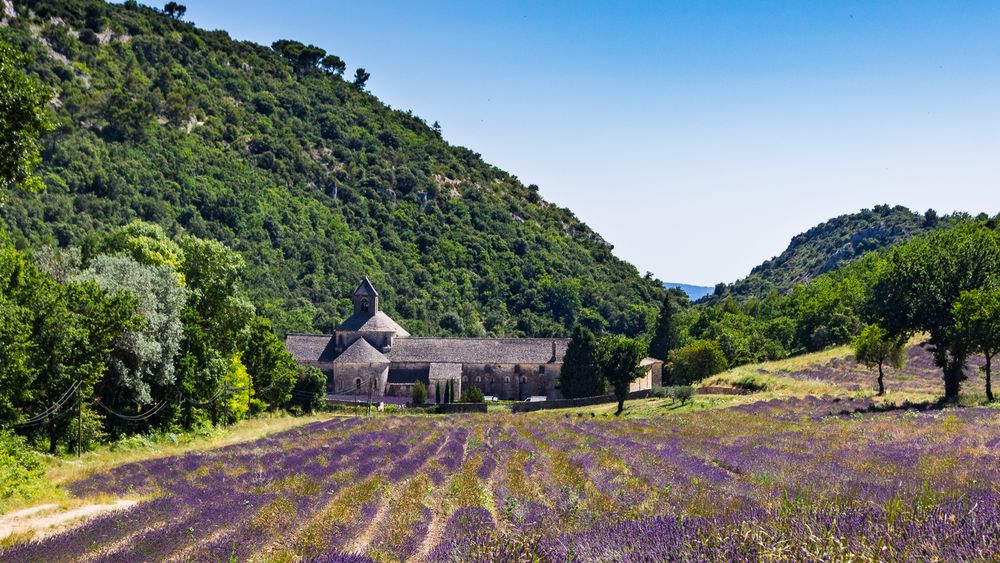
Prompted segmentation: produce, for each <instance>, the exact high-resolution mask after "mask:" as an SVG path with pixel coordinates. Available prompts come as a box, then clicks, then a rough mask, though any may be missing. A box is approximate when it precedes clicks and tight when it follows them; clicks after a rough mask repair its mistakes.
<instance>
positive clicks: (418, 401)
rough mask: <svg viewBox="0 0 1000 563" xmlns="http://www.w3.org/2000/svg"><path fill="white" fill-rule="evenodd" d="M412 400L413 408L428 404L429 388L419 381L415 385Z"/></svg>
mask: <svg viewBox="0 0 1000 563" xmlns="http://www.w3.org/2000/svg"><path fill="white" fill-rule="evenodd" d="M410 399H411V400H412V401H413V406H420V405H422V404H424V403H426V402H427V386H426V385H424V382H423V381H417V382H416V383H414V384H413V394H412V396H411V397H410Z"/></svg>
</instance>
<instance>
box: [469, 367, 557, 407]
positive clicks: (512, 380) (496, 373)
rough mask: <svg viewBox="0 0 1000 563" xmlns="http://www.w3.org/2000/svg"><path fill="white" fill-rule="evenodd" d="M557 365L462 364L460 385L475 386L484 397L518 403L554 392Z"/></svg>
mask: <svg viewBox="0 0 1000 563" xmlns="http://www.w3.org/2000/svg"><path fill="white" fill-rule="evenodd" d="M561 368H562V364H561V363H548V364H465V365H463V366H462V386H463V388H465V389H469V388H472V387H478V388H479V389H480V390H481V391H482V392H483V394H484V395H493V396H495V397H498V398H499V399H501V400H505V401H511V400H512V401H518V400H522V399H525V398H527V397H530V396H532V395H545V396H551V395H553V394H554V393H555V392H556V381H557V380H558V378H559V370H560V369H561Z"/></svg>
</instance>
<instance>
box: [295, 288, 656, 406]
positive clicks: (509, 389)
mask: <svg viewBox="0 0 1000 563" xmlns="http://www.w3.org/2000/svg"><path fill="white" fill-rule="evenodd" d="M351 298H352V300H353V302H354V313H353V314H352V315H351V316H350V317H349V318H348V319H347V320H345V321H344V322H343V323H341V325H340V326H338V327H337V329H336V330H335V331H334V333H333V334H297V333H291V334H289V335H288V336H287V338H286V341H285V347H286V349H287V350H288V351H289V352H290V353H292V355H294V356H295V359H296V361H297V362H299V363H300V364H303V365H308V366H314V367H317V368H319V369H320V370H322V371H323V373H325V374H326V376H327V396H328V398H348V399H349V398H352V397H355V398H360V397H367V396H368V395H369V393H371V395H372V396H373V398H375V399H376V400H378V399H382V398H392V399H394V402H399V401H400V400H405V399H407V398H409V397H410V396H411V394H412V392H413V386H414V385H415V384H416V383H417V382H418V381H420V382H423V384H424V385H426V386H427V388H428V389H430V390H431V393H429V395H430V400H431V401H434V400H435V393H434V391H433V390H434V389H435V388H437V387H440V388H442V389H443V388H444V387H445V385H446V384H447V383H448V382H449V381H451V382H452V385H454V389H455V396H456V397H458V396H461V394H462V392H463V391H464V390H466V389H469V388H470V387H477V388H479V389H480V390H481V391H482V392H483V394H484V395H487V396H493V397H496V398H498V399H500V400H515V401H517V400H524V399H526V398H528V397H546V398H548V399H560V398H562V396H561V394H560V393H559V389H558V386H557V383H558V380H559V371H560V369H561V368H562V363H563V356H565V354H566V348H567V346H568V345H569V339H568V338H444V337H422V336H413V335H411V334H410V333H409V332H407V330H406V329H405V328H403V327H402V326H400V325H399V323H397V322H396V321H394V320H393V319H392V318H391V317H389V315H387V314H385V312H383V311H382V310H381V309H380V306H379V293H378V291H377V290H376V289H375V287H374V286H373V285H372V283H371V282H370V281H369V280H368V278H367V277H366V278H364V279H363V280H361V283H360V284H358V287H357V289H356V290H354V293H353V295H352V296H351ZM662 365H663V363H662V362H661V361H660V360H658V359H655V358H646V359H644V360H643V361H642V366H643V367H644V368H645V375H643V376H642V377H640V378H639V379H637V380H636V381H634V382H633V383H632V385H631V388H630V390H631V391H640V390H644V389H651V388H652V387H654V386H659V385H660V380H661V377H662V376H661V371H662Z"/></svg>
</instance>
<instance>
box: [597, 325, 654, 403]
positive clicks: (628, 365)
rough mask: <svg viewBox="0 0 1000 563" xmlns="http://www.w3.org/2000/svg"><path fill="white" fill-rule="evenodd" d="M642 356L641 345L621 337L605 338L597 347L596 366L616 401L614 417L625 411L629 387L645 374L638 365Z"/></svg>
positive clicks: (643, 354) (642, 347)
mask: <svg viewBox="0 0 1000 563" xmlns="http://www.w3.org/2000/svg"><path fill="white" fill-rule="evenodd" d="M644 356H645V347H644V346H643V345H642V344H641V343H639V342H638V341H636V340H633V339H631V338H626V337H623V336H610V337H606V338H604V339H603V340H602V341H601V343H600V346H599V347H598V358H599V360H598V365H599V366H600V368H601V374H602V375H603V376H604V380H605V381H607V382H608V385H610V386H611V389H612V390H613V391H614V394H615V398H616V399H618V410H617V411H615V416H619V415H621V413H622V411H623V410H625V399H627V398H628V390H629V385H630V384H631V383H632V382H633V381H635V380H636V379H638V378H640V377H642V375H643V374H644V373H645V371H644V370H643V369H642V367H641V366H640V365H639V362H640V361H642V358H643V357H644Z"/></svg>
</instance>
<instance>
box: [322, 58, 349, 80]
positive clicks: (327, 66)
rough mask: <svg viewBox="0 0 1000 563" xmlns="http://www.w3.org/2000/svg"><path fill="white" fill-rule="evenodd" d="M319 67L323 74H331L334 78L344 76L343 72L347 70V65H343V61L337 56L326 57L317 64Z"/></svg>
mask: <svg viewBox="0 0 1000 563" xmlns="http://www.w3.org/2000/svg"><path fill="white" fill-rule="evenodd" d="M319 67H320V68H321V69H323V72H326V73H327V74H333V75H335V76H341V75H343V74H344V71H345V70H347V65H346V64H344V61H343V60H342V59H341V58H340V57H338V56H337V55H327V56H325V57H323V60H322V61H320V63H319Z"/></svg>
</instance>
